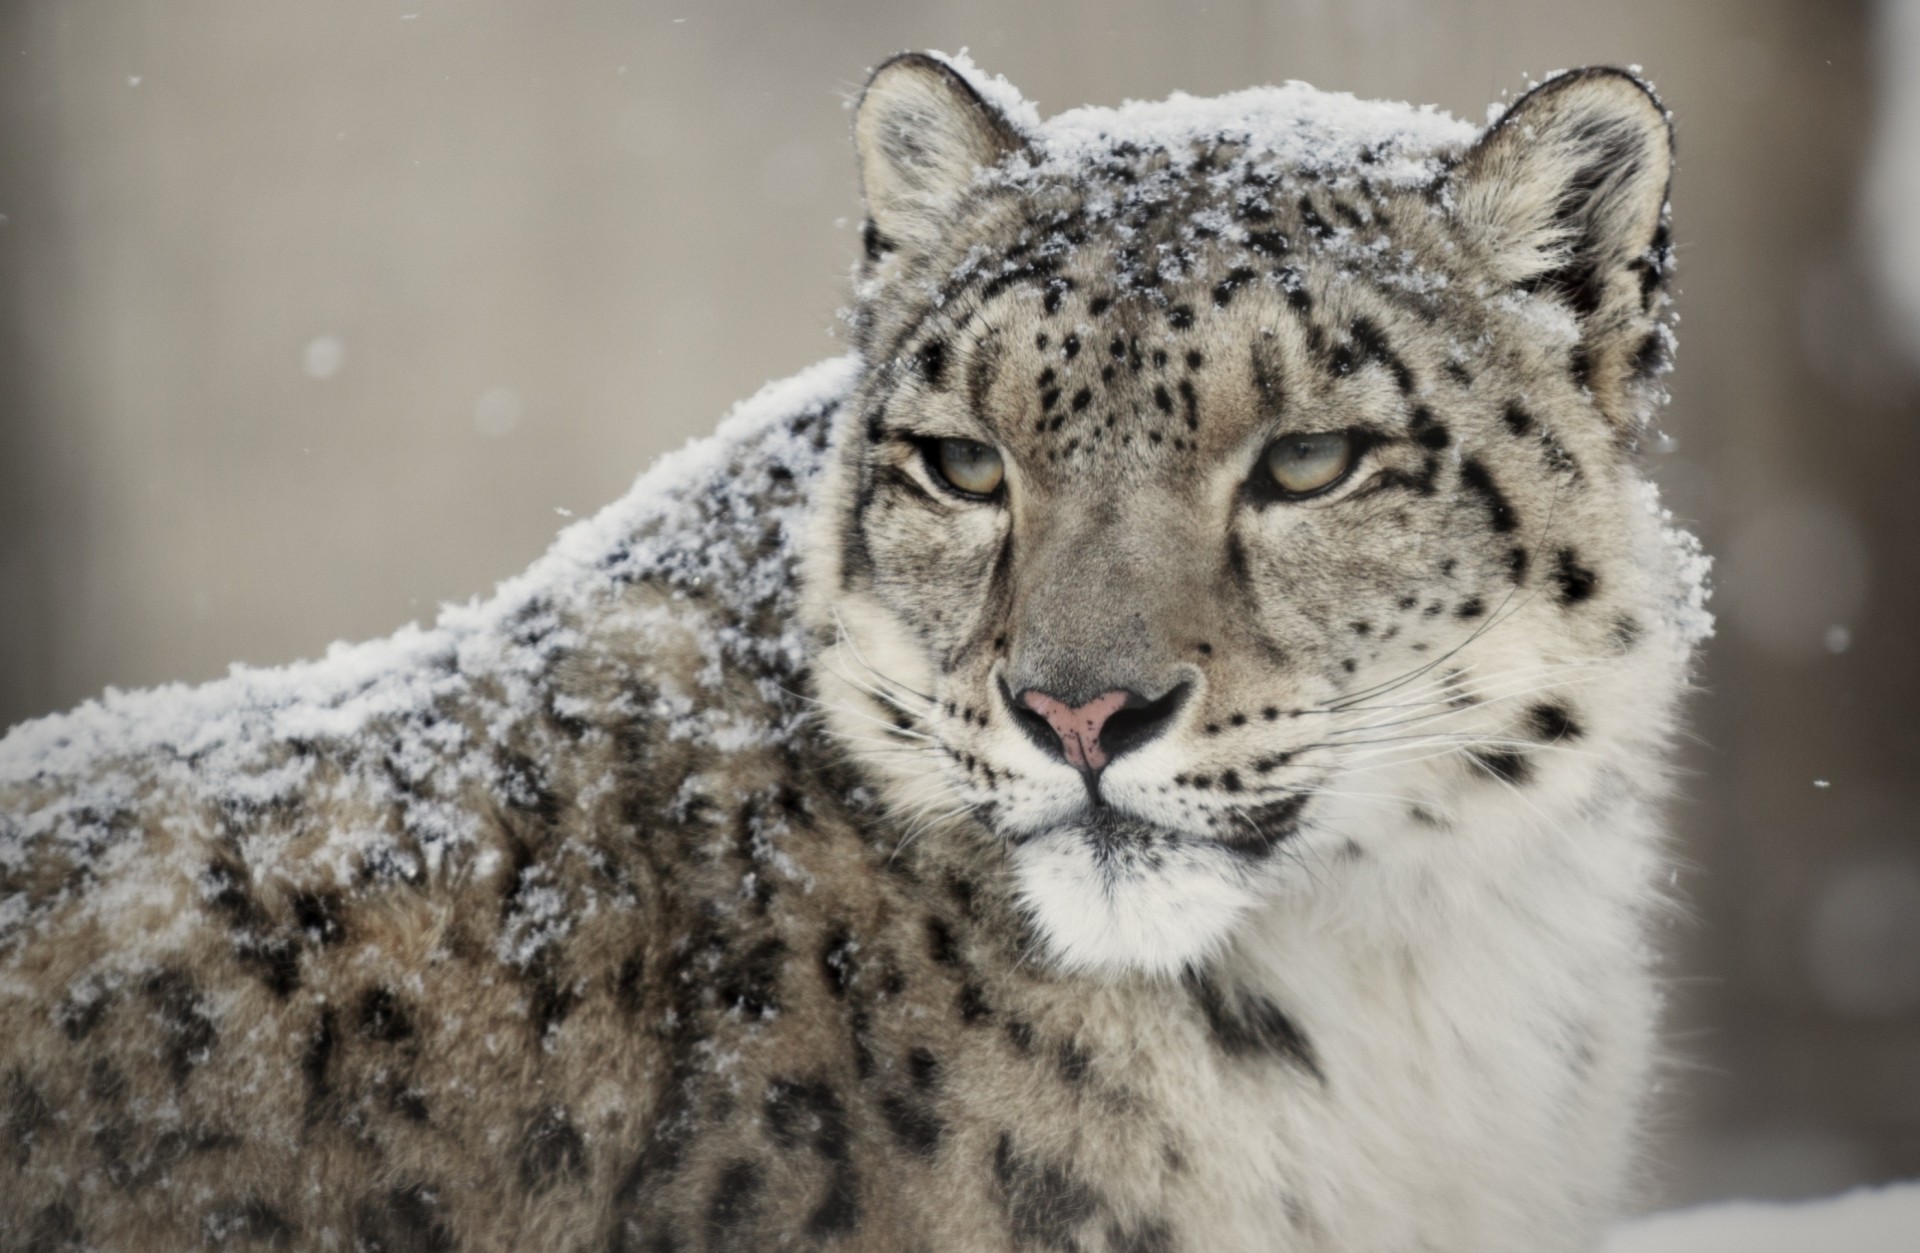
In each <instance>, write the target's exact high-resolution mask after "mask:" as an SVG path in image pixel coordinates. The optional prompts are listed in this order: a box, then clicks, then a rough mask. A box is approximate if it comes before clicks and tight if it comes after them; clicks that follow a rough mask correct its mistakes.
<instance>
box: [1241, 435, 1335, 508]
mask: <svg viewBox="0 0 1920 1253" xmlns="http://www.w3.org/2000/svg"><path fill="white" fill-rule="evenodd" d="M1357 452H1358V446H1357V443H1356V441H1355V440H1354V438H1353V436H1352V435H1351V434H1349V433H1348V432H1346V431H1319V432H1315V433H1313V434H1309V435H1287V436H1283V437H1281V438H1280V439H1276V440H1274V441H1273V443H1271V444H1269V445H1268V446H1267V454H1266V457H1265V458H1264V460H1265V461H1266V465H1267V473H1269V474H1271V475H1272V476H1273V481H1274V483H1275V484H1276V485H1277V486H1278V487H1279V488H1280V492H1281V497H1282V499H1286V500H1300V499H1303V498H1305V497H1308V496H1312V495H1314V494H1316V493H1318V492H1324V491H1326V490H1327V489H1328V488H1330V487H1332V486H1333V485H1334V484H1336V483H1338V482H1339V481H1340V480H1341V479H1343V478H1345V477H1347V471H1349V470H1351V469H1352V468H1353V463H1354V461H1355V460H1356V459H1357V457H1356V454H1357Z"/></svg>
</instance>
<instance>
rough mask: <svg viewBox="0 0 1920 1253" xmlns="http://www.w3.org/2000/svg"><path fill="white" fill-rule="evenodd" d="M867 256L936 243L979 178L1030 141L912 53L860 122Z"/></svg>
mask: <svg viewBox="0 0 1920 1253" xmlns="http://www.w3.org/2000/svg"><path fill="white" fill-rule="evenodd" d="M853 140H854V147H855V149H856V150H857V152H858V154H859V158H860V181H861V184H862V188H863V190H864V192H865V195H866V201H867V241H866V242H867V255H868V258H869V259H870V260H878V259H879V257H880V255H881V254H883V253H885V252H887V251H888V250H890V249H893V248H898V247H901V246H903V245H905V246H908V247H918V246H924V245H926V244H930V243H933V242H935V241H936V240H937V239H938V238H939V237H940V233H941V231H942V229H943V227H944V226H945V225H946V216H947V211H948V210H950V209H951V208H952V206H953V204H954V202H955V201H957V200H958V199H959V197H960V194H961V193H962V192H964V191H965V190H966V189H967V187H968V185H969V184H971V183H972V182H973V176H974V174H975V173H976V172H977V171H979V170H980V169H981V168H982V167H984V166H988V165H992V164H994V163H995V162H997V161H999V160H1000V159H1001V158H1003V157H1005V156H1007V155H1008V154H1009V153H1012V152H1016V151H1019V150H1021V149H1023V148H1025V147H1026V140H1025V139H1024V138H1023V137H1022V136H1021V134H1020V132H1019V131H1018V130H1017V129H1015V127H1014V125H1013V123H1012V122H1010V121H1008V120H1007V118H1006V116H1005V115H1004V114H1002V113H1001V112H1000V110H998V109H996V108H994V107H993V106H992V105H991V104H989V103H987V101H986V100H984V99H983V98H982V97H981V95H980V93H979V92H977V91H975V90H974V89H973V86H972V85H971V84H969V83H968V82H967V80H966V79H964V78H962V77H961V76H960V74H959V73H958V72H957V71H955V70H954V69H953V68H952V67H951V66H949V65H947V64H946V63H945V62H943V61H939V60H937V59H935V58H933V57H930V56H927V55H926V54H925V53H920V52H905V53H902V54H900V55H899V56H897V57H894V58H893V59H892V60H890V61H887V62H885V63H884V64H882V65H881V66H880V68H879V69H877V70H875V71H874V72H873V77H872V78H870V79H868V80H867V87H866V90H865V91H864V92H862V93H861V95H860V103H859V106H858V107H857V109H856V111H855V113H854V118H853Z"/></svg>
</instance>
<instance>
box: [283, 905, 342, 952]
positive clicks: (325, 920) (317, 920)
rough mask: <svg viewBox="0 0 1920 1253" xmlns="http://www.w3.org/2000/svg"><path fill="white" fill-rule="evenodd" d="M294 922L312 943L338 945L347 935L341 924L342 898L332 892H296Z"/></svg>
mask: <svg viewBox="0 0 1920 1253" xmlns="http://www.w3.org/2000/svg"><path fill="white" fill-rule="evenodd" d="M292 904H293V921H294V923H295V925H297V926H298V927H299V928H300V931H301V933H302V934H304V935H305V936H306V938H307V939H308V940H309V941H311V942H312V943H315V944H319V945H322V946H325V945H329V944H337V943H339V942H340V940H341V938H342V937H343V936H345V935H346V928H345V927H344V926H342V925H341V922H340V898H339V897H338V896H337V895H335V894H333V893H331V892H295V893H294V894H293V901H292Z"/></svg>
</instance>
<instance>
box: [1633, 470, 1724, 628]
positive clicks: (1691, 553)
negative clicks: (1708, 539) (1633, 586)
mask: <svg viewBox="0 0 1920 1253" xmlns="http://www.w3.org/2000/svg"><path fill="white" fill-rule="evenodd" d="M1640 491H1641V505H1642V507H1644V508H1645V509H1646V511H1647V512H1648V513H1650V514H1652V515H1653V516H1654V517H1655V518H1656V519H1658V521H1659V523H1660V539H1661V544H1662V547H1663V548H1664V549H1665V550H1666V558H1667V569H1668V572H1669V575H1670V577H1671V578H1672V580H1673V583H1672V592H1671V595H1670V596H1669V599H1668V602H1667V617H1668V619H1669V621H1671V622H1672V624H1673V627H1674V630H1675V632H1676V633H1677V635H1678V636H1679V638H1680V640H1681V642H1682V643H1683V644H1685V645H1686V646H1687V647H1688V648H1690V649H1691V648H1697V647H1698V646H1699V645H1701V644H1704V643H1705V642H1706V641H1708V640H1710V639H1712V638H1713V613H1712V611H1711V610H1709V609H1708V608H1707V599H1708V597H1709V596H1711V595H1712V591H1711V588H1710V584H1709V582H1708V578H1709V576H1710V575H1711V574H1712V573H1713V558H1712V557H1709V556H1708V555H1707V553H1706V550H1705V549H1704V548H1702V547H1701V546H1700V537H1699V536H1697V535H1695V534H1694V533H1693V532H1692V531H1689V530H1687V529H1685V528H1684V527H1682V526H1681V525H1680V524H1679V523H1677V522H1675V521H1674V518H1673V511H1672V510H1671V509H1668V508H1666V507H1665V506H1663V505H1662V504H1661V503H1660V489H1659V488H1658V487H1656V486H1655V485H1654V484H1653V483H1651V482H1643V483H1641V485H1640Z"/></svg>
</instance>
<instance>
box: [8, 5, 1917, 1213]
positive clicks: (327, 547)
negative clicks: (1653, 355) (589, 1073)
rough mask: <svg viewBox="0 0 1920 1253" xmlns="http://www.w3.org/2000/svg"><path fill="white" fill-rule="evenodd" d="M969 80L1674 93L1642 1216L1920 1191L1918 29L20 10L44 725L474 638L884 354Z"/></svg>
mask: <svg viewBox="0 0 1920 1253" xmlns="http://www.w3.org/2000/svg"><path fill="white" fill-rule="evenodd" d="M962 46H969V47H970V48H971V49H972V51H973V54H974V56H975V57H976V59H977V60H978V61H979V62H980V63H981V64H982V65H983V66H985V67H986V68H988V69H989V70H993V71H998V72H1002V73H1004V74H1006V75H1007V76H1008V77H1009V78H1011V79H1012V80H1013V81H1014V82H1015V83H1017V84H1018V85H1020V86H1021V87H1022V88H1023V89H1024V90H1025V92H1026V93H1027V94H1028V95H1029V96H1030V97H1031V98H1033V99H1035V100H1037V101H1038V102H1039V104H1040V106H1041V108H1042V110H1043V112H1048V113H1051V112H1055V111H1058V110H1060V109H1062V108H1067V107H1070V106H1073V105H1077V104H1082V103H1101V104H1112V103H1118V102H1119V101H1120V100H1122V99H1125V98H1128V97H1136V98H1152V97H1159V96H1163V95H1165V94H1166V93H1168V92H1170V91H1173V90H1175V89H1184V90H1187V91H1190V92H1195V93H1200V94H1211V93H1215V92H1220V91H1225V90H1231V89H1234V88H1239V87H1243V86H1247V85H1250V84H1253V83H1260V82H1272V81H1278V80H1281V79H1286V78H1303V79H1307V80H1309V81H1311V82H1314V83H1316V84H1318V85H1320V86H1323V87H1330V88H1341V89H1348V90H1352V91H1355V92H1357V93H1359V94H1361V95H1363V96H1386V97H1392V98H1396V99H1413V100H1416V101H1430V102H1434V103H1437V104H1439V105H1442V106H1443V107H1446V108H1448V109H1450V110H1452V111H1454V112H1455V113H1457V114H1459V115H1461V116H1463V117H1468V118H1471V119H1474V120H1479V119H1481V118H1483V117H1484V116H1485V111H1486V108H1487V105H1488V104H1489V102H1492V101H1494V100H1496V99H1498V98H1500V97H1501V96H1502V95H1503V94H1504V93H1511V92H1513V91H1515V90H1518V89H1519V88H1521V87H1522V86H1524V85H1525V84H1526V82H1527V81H1528V80H1529V77H1530V76H1538V75H1540V74H1542V73H1544V72H1546V71H1549V70H1552V69H1555V68H1559V67H1563V66H1570V65H1578V64H1582V63H1589V62H1615V63H1638V64H1641V65H1644V66H1645V68H1646V71H1647V73H1648V74H1650V75H1651V76H1652V77H1653V79H1654V80H1655V81H1656V83H1657V84H1658V86H1659V87H1660V89H1661V91H1662V92H1663V94H1664V96H1665V98H1666V100H1667V102H1668V104H1669V105H1670V106H1671V107H1672V108H1673V110H1674V112H1675V114H1676V115H1677V119H1678V125H1679V135H1680V153H1681V164H1680V169H1679V174H1678V177H1677V181H1676V184H1675V189H1674V199H1675V206H1676V223H1677V233H1678V239H1679V256H1680V262H1681V269H1680V279H1679V288H1680V296H1679V308H1680V310H1681V313H1682V317H1683V322H1682V325H1681V327H1680V332H1681V352H1680V361H1679V371H1678V374H1677V375H1676V376H1675V387H1674V391H1675V403H1674V405H1673V407H1672V409H1671V410H1670V411H1669V413H1668V415H1667V418H1666V420H1665V422H1664V427H1665V430H1666V432H1667V438H1665V439H1663V440H1661V441H1659V442H1658V443H1657V445H1656V446H1655V448H1654V449H1653V450H1652V451H1651V452H1650V454H1649V456H1650V459H1651V460H1652V462H1653V465H1654V469H1655V472H1656V473H1657V476H1658V477H1659V479H1660V480H1661V481H1662V483H1663V484H1664V485H1665V487H1666V491H1667V495H1668V502H1669V504H1671V505H1672V506H1673V507H1674V508H1675V510H1676V511H1677V512H1678V513H1679V514H1680V515H1681V516H1682V517H1683V518H1685V519H1687V520H1689V521H1691V522H1692V523H1693V524H1695V525H1696V526H1697V528H1698V529H1699V530H1700V532H1701V533H1702V534H1703V536H1704V537H1705V539H1706V541H1707V544H1708V547H1709V549H1710V550H1711V551H1713V552H1715V553H1717V554H1718V555H1719V556H1720V559H1721V564H1720V568H1719V576H1718V579H1717V583H1718V587H1719V593H1718V596H1717V600H1716V607H1717V609H1718V610H1719V612H1720V615H1721V632H1720V637H1719V638H1718V639H1717V640H1716V641H1715V642H1714V644H1713V646H1712V649H1711V652H1710V654H1709V656H1708V660H1707V664H1706V668H1705V671H1704V674H1703V676H1702V677H1703V688H1704V690H1703V692H1702V695H1701V697H1700V698H1699V700H1698V701H1697V703H1696V705H1695V715H1696V716H1695V727H1696V730H1697V732H1698V742H1697V743H1696V744H1694V745H1692V746H1690V747H1689V750H1688V755H1687V763H1686V764H1687V766H1688V770H1689V773H1688V775H1687V777H1686V778H1685V779H1684V780H1683V784H1684V792H1685V799H1684V801H1683V802H1682V803H1681V804H1680V805H1679V807H1678V809H1677V814H1676V817H1677V820H1678V828H1679V831H1680V833H1681V834H1680V840H1679V849H1680V852H1681V855H1682V857H1683V859H1684V862H1685V865H1686V867H1687V869H1686V870H1685V871H1684V873H1683V876H1682V879H1681V883H1680V886H1681V888H1682V890H1683V892H1684V894H1685V895H1686V897H1687V898H1688V899H1689V900H1690V901H1691V903H1692V906H1693V916H1692V917H1691V919H1689V920H1688V921H1686V922H1683V923H1680V924H1677V925H1676V926H1675V927H1674V928H1673V929H1672V932H1671V935H1670V936H1669V943H1670V946H1671V949H1672V952H1673V961H1672V969H1673V993H1674V1012H1673V1015H1672V1020H1673V1026H1674V1042H1675V1048H1676V1053H1677V1056H1678V1058H1679V1063H1680V1064H1679V1065H1678V1067H1677V1068H1676V1070H1675V1072H1674V1074H1673V1076H1672V1078H1671V1080H1670V1082H1669V1083H1668V1085H1667V1088H1666V1091H1665V1092H1664V1093H1663V1095H1662V1097H1661V1098H1660V1102H1661V1108H1662V1110H1663V1111H1664V1116H1663V1119H1662V1123H1663V1125H1662V1144H1661V1149H1660V1156H1659V1158H1658V1163H1659V1165H1658V1169H1657V1170H1656V1171H1655V1172H1654V1174H1653V1177H1652V1180H1651V1183H1652V1189H1651V1192H1650V1195H1649V1203H1652V1204H1676V1203H1683V1202H1687V1201H1692V1200H1697V1199H1702V1198H1709V1197H1719V1196H1727V1195H1735V1194H1744V1195H1752V1196H1782V1197H1791V1196H1801V1195H1811V1194H1816V1193H1824V1192H1829V1191H1833V1190H1836V1189H1839V1188H1842V1187H1845V1186H1847V1185H1850V1184H1854V1183H1859V1182H1867V1181H1876V1180H1884V1179H1889V1178H1894V1177H1900V1176H1907V1177H1912V1176H1920V831H1917V830H1916V827H1917V826H1920V818H1917V815H1920V779H1917V778H1916V776H1917V775H1920V770H1916V763H1920V718H1916V712H1915V711H1916V709H1917V708H1920V669H1917V668H1916V662H1915V644H1916V641H1917V640H1920V629H1916V628H1917V627H1920V612H1917V609H1916V602H1917V601H1920V592H1917V591H1916V588H1917V587H1920V545H1916V544H1915V543H1914V540H1915V538H1916V536H1917V535H1920V528H1917V527H1916V521H1917V520H1920V519H1917V518H1916V515H1917V514H1920V494H1916V492H1915V491H1914V490H1913V486H1912V485H1913V481H1914V477H1915V474H1916V472H1917V471H1920V422H1916V417H1920V374H1916V371H1915V367H1914V365H1913V364H1912V363H1913V362H1914V361H1916V360H1920V333H1916V332H1915V328H1920V13H1917V11H1916V5H1915V3H1914V0H1886V3H1885V4H1884V5H1882V6H1879V7H1876V6H1875V5H1873V4H1870V3H1856V2H1852V0H1625V2H1623V0H1612V2H1610V3H1606V4H1595V3H1592V2H1591V0H1581V2H1577V3H1521V2H1519V0H1349V2H1347V3H1339V2H1338V0H1221V2H1215V3H1195V2H1186V3H1178V2H1174V0H1162V2H1159V3H1148V2H1146V0H1128V2H1119V3H1094V2H1092V0H1079V2H1068V3H1056V4H1051V5H1044V6H1043V5H1039V4H1035V3H1032V0H1025V2H1015V0H941V2H919V3H913V2H908V3H885V2H884V0H858V2H848V3H840V4H824V3H798V2H795V0H760V2H759V3H744V2H737V0H734V2H728V3H695V2H693V0H681V2H679V3H655V2H653V0H586V2H581V3H568V4H564V5H552V4H534V3H531V2H529V0H519V2H518V3H513V2H509V0H461V2H460V3H457V4H454V3H446V2H444V0H395V2H394V3H362V2H359V0H355V2H353V3H343V2H340V0H274V3H270V4H262V3H259V0H111V2H106V3H97V4H88V5H79V4H74V3H71V0H9V2H8V3H6V4H4V5H0V725H4V724H9V723H12V722H15V721H18V720H19V719H21V718H25V717H29V716H31V715H34V714H38V713H42V712H46V711H48V710H52V709H56V708H60V707H63V706H66V705H69V704H72V703H74V702H77V701H79V700H81V699H83V698H85V697H87V696H89V695H91V694H93V693H95V692H97V691H98V690H99V689H100V688H101V687H103V686H104V685H108V684H114V685H119V686H133V685H143V684H151V683H156V682H160V681H163V680H170V679H188V680H198V679H205V678H210V677H213V676H217V675H219V674H221V673H223V672H224V670H225V668H226V666H227V663H229V662H230V661H234V660H243V661H247V662H251V663H260V664H266V663H277V662H282V661H288V660H292V659H295V658H300V657H309V656H313V655H315V654H317V653H318V652H320V651H321V650H322V649H324V648H325V646H326V645H327V643H328V642H329V641H331V640H334V639H340V638H349V639H352V638H360V637H366V636H372V635H379V634H384V633H386V632H387V631H389V630H391V629H392V628H393V627H394V626H396V625H398V624H399V623H401V622H404V621H406V620H408V619H413V618H419V619H423V620H424V619H428V618H430V617H431V616H432V614H433V612H434V608H435V606H436V604H437V603H438V602H439V601H441V600H443V599H448V598H456V599H457V598H465V597H467V596H469V595H471V594H474V593H477V592H484V591H485V590H486V589H487V588H488V587H489V586H490V585H491V584H492V583H493V582H494V581H495V580H497V579H499V578H502V577H504V576H507V575H509V574H512V573H513V572H515V571H516V570H518V569H519V568H520V567H522V566H523V565H525V564H526V563H527V562H528V561H529V560H530V559H531V558H533V557H534V556H535V555H536V554H538V553H539V552H540V551H541V550H542V548H543V547H544V546H545V545H546V543H547V541H548V539H549V537H550V536H551V535H552V533H553V532H554V531H555V530H556V529H557V528H558V526H560V525H561V524H562V523H563V522H564V516H557V515H564V514H565V513H566V512H568V511H571V512H573V513H585V512H588V511H591V510H592V509H594V508H595V507H597V506H598V505H600V504H602V503H604V502H606V501H608V500H610V499H612V498H613V497H615V496H616V495H618V494H619V493H620V492H621V491H622V490H623V489H624V488H625V487H626V486H627V484H628V483H629V482H630V481H631V480H632V478H633V477H634V475H635V474H636V473H637V472H638V471H639V470H641V469H642V468H643V467H645V466H646V465H647V464H648V462H649V461H650V460H651V459H652V458H653V457H655V456H656V455H657V454H658V453H660V452H662V451H663V450H665V449H667V448H670V447H673V446H676V445H678V444H680V443H681V442H682V441H684V440H685V439H687V438H688V437H689V436H692V435H695V434H698V433H700V432H703V431H705V430H707V429H709V428H710V427H711V426H712V424H713V423H714V421H715V420H716V419H717V418H718V416H719V415H720V414H721V412H722V411H723V410H724V409H725V408H726V407H727V406H728V405H729V404H730V403H731V402H733V401H734V400H736V399H738V398H740V397H743V396H745V395H746V394H748V393H749V392H750V391H751V390H752V389H753V388H755V387H756V386H758V385H759V384H760V383H761V382H762V381H763V380H765V379H767V378H770V377H777V376H780V375H784V374H787V373H789V372H791V371H793V370H795V369H797V368H799V367H801V366H804V365H806V364H807V363H809V362H811V361H814V360H816V359H817V358H820V357H823V356H826V355H828V354H831V353H836V352H839V351H841V343H840V341H839V340H838V339H836V333H837V329H838V327H839V321H838V318H837V316H836V313H837V310H838V308H839V306H840V305H841V304H842V302H843V301H844V300H845V296H846V275H847V272H848V269H849V266H850V264H851V261H852V258H853V254H854V250H855V240H856V234H857V226H858V219H859V205H858V200H857V196H856V192H855V187H854V182H853V172H852V160H851V157H850V155H849V151H848V143H847V137H846V135H847V127H848V113H847V111H846V104H847V101H848V98H849V96H850V94H851V93H853V92H854V91H855V90H856V89H857V87H858V85H859V84H860V83H861V81H862V79H863V77H864V74H865V70H866V67H868V66H870V65H872V64H874V63H875V62H877V61H878V60H879V59H881V58H882V57H883V56H885V55H886V54H887V53H890V52H892V51H895V50H898V49H901V48H907V47H936V48H943V49H949V50H952V49H957V48H960V47H962Z"/></svg>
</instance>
